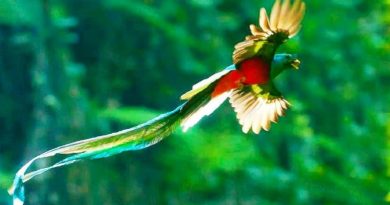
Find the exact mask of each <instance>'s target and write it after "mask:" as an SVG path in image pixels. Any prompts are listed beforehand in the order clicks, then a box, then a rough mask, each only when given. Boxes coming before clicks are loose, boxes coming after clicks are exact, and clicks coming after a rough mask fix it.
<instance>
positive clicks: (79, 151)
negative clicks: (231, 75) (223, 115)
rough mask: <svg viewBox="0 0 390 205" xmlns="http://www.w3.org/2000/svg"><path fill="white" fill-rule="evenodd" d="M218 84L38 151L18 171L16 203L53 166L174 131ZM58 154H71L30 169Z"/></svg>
mask: <svg viewBox="0 0 390 205" xmlns="http://www.w3.org/2000/svg"><path fill="white" fill-rule="evenodd" d="M214 87H215V83H212V84H211V85H210V86H208V87H207V88H206V89H204V90H203V91H201V92H199V93H197V94H196V95H194V96H193V97H192V98H190V99H189V100H188V101H187V102H185V103H184V104H182V105H180V106H179V107H177V108H176V109H175V110H173V111H171V112H168V113H165V114H162V115H160V116H158V117H156V118H154V119H152V120H150V121H147V122H145V123H143V124H141V125H138V126H136V127H133V128H130V129H126V130H122V131H119V132H115V133H112V134H108V135H103V136H99V137H95V138H91V139H86V140H81V141H77V142H73V143H70V144H67V145H63V146H60V147H57V148H54V149H52V150H49V151H47V152H45V153H43V154H41V155H38V156H37V157H35V158H33V159H32V160H30V161H29V162H28V163H26V164H25V165H24V166H23V167H22V168H21V169H20V170H19V171H18V172H17V173H16V176H15V179H14V182H13V185H12V187H11V188H10V189H9V193H10V194H12V195H13V198H14V204H23V202H24V186H23V184H24V183H25V182H27V181H28V180H30V179H31V178H33V177H35V176H37V175H40V174H42V173H44V172H46V171H49V170H51V169H53V168H57V167H61V166H65V165H69V164H73V163H75V162H78V161H81V160H87V159H98V158H104V157H109V156H112V155H115V154H119V153H121V152H125V151H131V150H140V149H144V148H146V147H149V146H151V145H154V144H156V143H158V142H160V141H161V140H163V139H164V138H165V137H167V136H168V135H170V134H171V133H172V132H173V131H174V129H175V128H176V127H177V126H178V125H180V122H181V121H182V120H183V119H184V118H186V117H188V116H190V115H191V114H192V113H193V112H195V111H196V110H198V109H199V108H200V107H202V106H203V105H204V104H206V103H207V102H208V101H209V100H210V96H211V92H212V91H213V89H214ZM54 155H70V156H68V157H66V158H65V159H62V160H60V161H59V162H56V163H55V164H53V165H52V166H48V167H46V168H42V169H38V170H36V171H32V172H28V173H26V171H27V170H28V168H29V167H30V165H31V164H32V163H33V162H35V161H36V160H38V159H44V158H49V157H52V156H54Z"/></svg>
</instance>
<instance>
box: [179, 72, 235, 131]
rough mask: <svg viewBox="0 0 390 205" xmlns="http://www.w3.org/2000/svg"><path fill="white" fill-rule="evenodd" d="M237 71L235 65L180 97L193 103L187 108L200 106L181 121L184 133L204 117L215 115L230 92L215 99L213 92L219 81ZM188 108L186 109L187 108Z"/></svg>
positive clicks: (193, 87)
mask: <svg viewBox="0 0 390 205" xmlns="http://www.w3.org/2000/svg"><path fill="white" fill-rule="evenodd" d="M235 69H236V68H235V66H234V65H231V66H229V67H227V68H225V69H224V70H222V71H220V72H218V73H216V74H214V75H212V76H210V77H208V78H206V79H204V80H202V81H200V82H199V83H197V84H195V85H193V86H192V89H191V90H190V91H188V92H186V93H184V94H183V95H182V96H181V97H180V99H181V100H188V101H191V103H190V104H187V105H186V106H191V105H192V104H199V105H198V106H196V107H197V109H194V110H191V111H190V112H189V113H188V114H186V117H185V118H183V120H182V121H181V123H180V124H181V127H182V129H183V131H184V132H185V131H187V130H188V129H189V128H191V127H192V126H194V125H195V124H196V123H198V122H199V121H200V119H202V118H203V117H204V116H208V115H210V114H211V113H213V112H214V111H215V110H216V109H217V108H218V107H219V106H220V105H221V104H222V103H223V102H224V101H225V100H226V99H227V98H228V97H229V96H230V94H231V91H230V90H228V91H226V92H223V93H221V94H220V95H218V96H215V97H212V92H213V91H214V88H215V86H216V85H217V83H218V81H219V79H221V78H222V77H223V76H225V75H227V74H228V73H230V72H231V71H233V70H235ZM186 106H185V107H184V108H186Z"/></svg>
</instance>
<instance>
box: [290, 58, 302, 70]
mask: <svg viewBox="0 0 390 205" xmlns="http://www.w3.org/2000/svg"><path fill="white" fill-rule="evenodd" d="M299 65H301V61H299V60H298V59H295V60H293V61H292V62H291V66H292V67H293V68H295V69H296V70H298V69H299Z"/></svg>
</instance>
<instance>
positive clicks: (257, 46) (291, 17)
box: [233, 0, 305, 65]
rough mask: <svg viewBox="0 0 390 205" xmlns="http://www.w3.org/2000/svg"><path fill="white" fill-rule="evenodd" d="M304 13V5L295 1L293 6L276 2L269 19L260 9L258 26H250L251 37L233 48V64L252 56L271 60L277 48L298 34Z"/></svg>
mask: <svg viewBox="0 0 390 205" xmlns="http://www.w3.org/2000/svg"><path fill="white" fill-rule="evenodd" d="M304 13H305V3H304V2H302V1H301V0H295V1H294V3H293V4H290V0H284V2H283V3H281V1H280V0H276V1H275V3H274V5H273V7H272V11H271V16H270V18H268V15H267V11H266V10H265V9H264V8H261V9H260V17H259V26H255V25H253V24H252V25H250V26H249V28H250V30H251V33H252V35H250V36H247V37H246V39H245V41H243V42H240V43H238V44H236V45H235V47H234V48H235V50H234V52H233V62H234V64H236V65H237V64H239V63H241V62H242V61H243V60H245V59H248V58H251V57H254V56H262V57H264V58H265V59H268V60H272V57H273V55H274V53H275V51H276V49H277V48H278V46H279V45H280V44H282V43H283V42H285V41H286V40H287V39H289V38H291V37H293V36H295V35H296V34H297V33H298V31H299V29H300V27H301V25H300V24H301V21H302V19H303V16H304Z"/></svg>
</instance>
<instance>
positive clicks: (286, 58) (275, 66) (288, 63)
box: [271, 53, 301, 79]
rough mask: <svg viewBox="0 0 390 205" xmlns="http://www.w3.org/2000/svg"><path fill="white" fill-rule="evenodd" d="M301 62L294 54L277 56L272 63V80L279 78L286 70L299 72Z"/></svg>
mask: <svg viewBox="0 0 390 205" xmlns="http://www.w3.org/2000/svg"><path fill="white" fill-rule="evenodd" d="M300 64H301V62H300V61H299V60H298V58H297V56H296V55H292V54H286V53H283V54H276V55H275V56H274V59H273V61H272V70H271V77H272V79H273V78H275V77H276V76H278V75H279V74H280V73H281V72H282V71H285V70H298V69H299V66H300Z"/></svg>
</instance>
